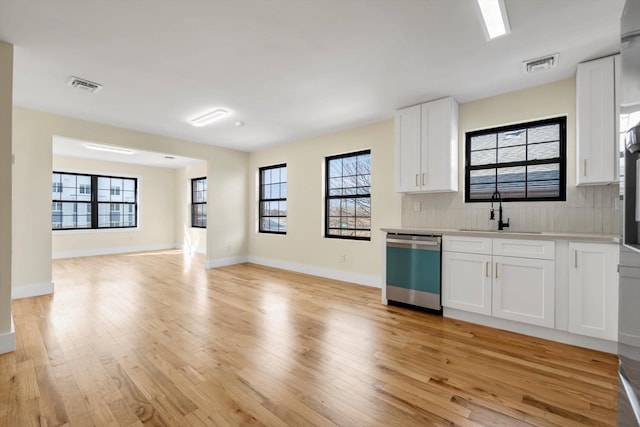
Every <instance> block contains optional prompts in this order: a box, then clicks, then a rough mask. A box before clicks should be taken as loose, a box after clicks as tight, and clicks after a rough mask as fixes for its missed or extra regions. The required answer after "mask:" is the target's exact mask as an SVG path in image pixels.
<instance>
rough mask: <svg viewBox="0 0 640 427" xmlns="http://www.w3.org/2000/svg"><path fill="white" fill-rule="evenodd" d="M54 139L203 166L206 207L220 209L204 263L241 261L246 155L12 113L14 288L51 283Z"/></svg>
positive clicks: (80, 122)
mask: <svg viewBox="0 0 640 427" xmlns="http://www.w3.org/2000/svg"><path fill="white" fill-rule="evenodd" d="M54 135H58V136H64V137H69V138H75V139H82V140H86V141H94V142H99V143H103V144H113V145H119V146H126V147H131V148H134V149H140V150H147V151H158V152H163V153H167V154H175V155H179V156H185V157H192V158H197V159H203V160H206V161H207V176H208V181H209V194H208V204H209V205H210V206H211V205H217V206H221V207H223V208H221V209H219V210H216V211H215V212H211V214H210V216H209V225H210V226H209V228H208V229H207V235H208V238H207V258H208V260H209V262H210V264H211V263H215V262H216V260H221V259H223V258H233V257H242V256H246V254H247V234H246V224H247V221H248V217H247V198H246V188H247V181H246V179H247V162H248V154H247V153H244V152H239V151H234V150H228V149H223V148H217V147H213V146H209V145H204V144H197V143H194V142H189V141H183V140H178V139H174V138H168V137H163V136H158V135H152V134H148V133H143V132H136V131H132V130H128V129H123V128H117V127H113V126H108V125H102V124H98V123H93V122H88V121H83V120H77V119H73V118H69V117H63V116H58V115H55V114H49V113H44V112H40V111H35V110H30V109H25V108H20V107H14V109H13V149H14V153H15V156H16V163H15V166H14V183H13V190H14V195H15V196H14V205H13V217H14V218H16V220H15V221H14V223H13V233H14V241H13V257H14V259H13V268H14V276H13V286H14V287H20V286H25V285H37V284H43V283H51V249H52V240H51V218H50V215H51V214H50V212H51V171H52V153H51V144H52V137H53V136H54ZM170 228H171V229H172V232H173V230H174V228H175V226H174V225H171V227H170ZM212 236H215V238H213V237H212Z"/></svg>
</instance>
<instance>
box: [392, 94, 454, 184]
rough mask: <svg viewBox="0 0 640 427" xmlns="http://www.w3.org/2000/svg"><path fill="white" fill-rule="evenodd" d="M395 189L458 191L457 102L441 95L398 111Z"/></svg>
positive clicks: (396, 122)
mask: <svg viewBox="0 0 640 427" xmlns="http://www.w3.org/2000/svg"><path fill="white" fill-rule="evenodd" d="M395 132H396V145H395V190H396V191H397V192H408V193H412V192H413V193H418V192H441V191H458V104H457V103H456V101H455V100H454V99H453V98H442V99H439V100H436V101H431V102H427V103H424V104H421V105H416V106H413V107H408V108H404V109H401V110H398V111H396V115H395Z"/></svg>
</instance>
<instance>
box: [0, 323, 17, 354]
mask: <svg viewBox="0 0 640 427" xmlns="http://www.w3.org/2000/svg"><path fill="white" fill-rule="evenodd" d="M15 349H16V327H15V325H14V324H13V314H12V315H11V330H10V331H9V332H5V333H3V334H0V354H3V353H9V352H12V351H14V350H15Z"/></svg>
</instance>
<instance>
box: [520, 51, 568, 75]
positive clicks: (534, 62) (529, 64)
mask: <svg viewBox="0 0 640 427" xmlns="http://www.w3.org/2000/svg"><path fill="white" fill-rule="evenodd" d="M558 56H559V55H558V54H557V53H554V54H553V55H548V56H543V57H540V58H535V59H529V60H528V61H524V62H523V63H522V72H523V73H524V74H531V73H537V72H540V71H544V70H549V69H551V68H554V67H555V66H556V65H558Z"/></svg>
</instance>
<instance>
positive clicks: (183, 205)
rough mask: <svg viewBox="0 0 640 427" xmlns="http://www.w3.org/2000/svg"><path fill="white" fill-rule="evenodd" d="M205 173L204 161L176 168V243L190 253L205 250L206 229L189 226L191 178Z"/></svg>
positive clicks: (205, 165) (199, 176) (203, 251)
mask: <svg viewBox="0 0 640 427" xmlns="http://www.w3.org/2000/svg"><path fill="white" fill-rule="evenodd" d="M206 175H207V163H206V162H202V163H199V164H197V165H192V166H188V167H186V168H181V169H177V170H176V182H175V184H176V206H175V209H176V211H175V215H176V221H175V224H176V229H175V235H176V243H177V244H178V246H179V247H181V248H184V249H185V250H186V251H188V252H191V253H193V252H198V253H206V252H207V230H206V229H203V228H193V227H191V179H193V178H201V177H203V176H206ZM207 183H208V180H207Z"/></svg>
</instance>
